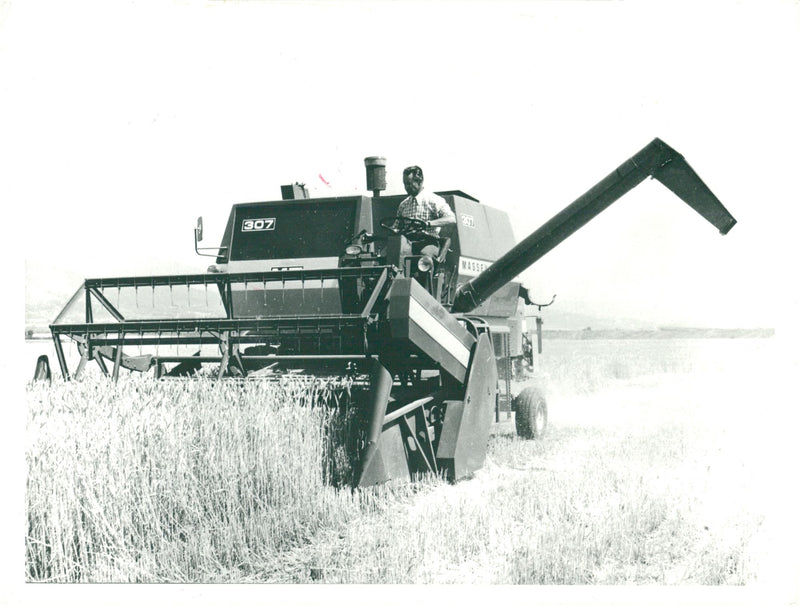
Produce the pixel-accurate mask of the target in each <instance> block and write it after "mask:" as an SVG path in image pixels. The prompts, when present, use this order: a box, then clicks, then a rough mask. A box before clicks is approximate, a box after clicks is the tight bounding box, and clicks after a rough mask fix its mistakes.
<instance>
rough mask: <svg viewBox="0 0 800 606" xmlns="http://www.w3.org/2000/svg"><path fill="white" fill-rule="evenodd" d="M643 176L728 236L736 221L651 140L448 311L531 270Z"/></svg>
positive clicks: (464, 289) (464, 308) (472, 304)
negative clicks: (531, 267)
mask: <svg viewBox="0 0 800 606" xmlns="http://www.w3.org/2000/svg"><path fill="white" fill-rule="evenodd" d="M647 177H653V178H655V179H658V180H659V181H661V183H663V184H664V185H666V186H667V187H668V188H669V189H670V190H672V191H673V192H674V193H675V194H676V195H677V196H678V197H679V198H681V199H682V200H683V201H684V202H686V204H688V205H689V206H691V207H692V208H693V209H694V210H696V211H697V212H698V213H700V215H701V216H702V217H703V218H704V219H706V220H707V221H708V222H710V223H711V224H712V225H714V227H716V228H717V229H718V230H719V231H720V233H721V234H723V235H724V234H726V233H728V232H729V231H730V229H731V228H732V227H733V226H734V225H735V224H736V219H734V218H733V216H732V215H731V214H730V213H729V212H728V210H727V209H726V208H725V207H724V206H723V205H722V203H721V202H720V201H719V199H718V198H717V197H716V196H715V195H714V194H713V193H712V192H711V190H710V189H709V188H708V187H707V186H706V184H705V183H703V181H702V180H701V179H700V177H699V176H698V175H697V173H695V171H694V170H693V169H692V168H691V167H690V166H689V165H688V164H687V162H686V160H684V158H683V156H681V155H680V154H679V153H678V152H676V151H675V150H674V149H672V148H671V147H670V146H669V145H667V144H666V143H664V142H663V141H662V140H661V139H658V138H656V139H653V141H651V142H650V143H649V144H648V145H646V146H645V147H644V148H643V149H642V150H641V151H639V152H638V153H637V154H636V155H634V156H633V157H631V158H630V159H628V160H627V161H625V162H624V163H623V164H622V165H620V166H619V168H617V169H616V170H615V171H614V172H612V173H611V174H609V175H608V176H607V177H606V178H604V179H603V180H602V181H600V182H599V183H598V184H597V185H595V186H594V187H592V188H591V189H590V190H589V191H587V192H586V193H585V194H583V195H582V196H581V197H580V198H578V199H577V200H575V201H574V202H573V203H572V204H570V205H569V206H567V207H566V208H564V209H563V210H562V211H561V212H559V213H558V214H557V215H555V216H554V217H553V218H551V219H550V220H549V221H547V222H546V223H545V224H544V225H542V226H541V227H540V228H539V229H537V230H536V231H534V232H533V233H532V234H530V235H529V236H528V237H527V238H525V239H524V240H523V241H522V242H520V243H519V244H517V245H516V246H515V247H514V248H512V249H511V250H510V251H508V252H507V253H506V254H505V255H503V256H502V257H500V259H498V260H497V261H495V262H494V263H492V265H490V266H489V267H488V268H487V269H486V270H484V271H483V272H482V273H481V274H479V275H477V276H475V277H474V278H473V279H472V280H470V281H469V282H467V283H465V284H463V285H462V286H461V288H459V290H458V292H457V293H456V296H455V299H454V301H453V306H452V311H453V312H462V313H466V312H470V311H472V310H473V309H475V308H476V307H478V306H479V305H480V304H481V303H483V302H484V301H485V300H486V299H488V298H489V297H490V296H491V295H492V294H494V293H495V292H496V291H497V290H498V289H499V288H501V287H502V286H503V285H504V284H506V283H507V282H508V281H509V280H512V279H514V277H516V276H517V275H519V274H520V273H521V272H522V271H524V270H525V269H527V268H528V267H530V266H531V265H533V264H534V263H535V262H536V261H538V260H539V259H541V258H542V257H543V256H544V255H545V254H547V253H548V252H550V251H551V250H552V249H554V248H555V247H556V246H558V245H559V244H560V243H561V242H563V241H564V240H566V239H567V238H568V237H569V236H571V235H572V234H573V233H575V232H576V231H577V230H578V229H580V228H581V227H583V226H584V225H586V224H587V223H588V222H589V221H591V220H592V219H594V218H595V217H596V216H597V215H599V214H600V213H601V212H602V211H603V210H605V209H606V208H608V207H609V206H611V204H613V203H614V202H615V201H616V200H618V199H619V198H621V197H622V196H623V195H624V194H626V193H627V192H628V191H630V190H631V189H633V188H634V187H636V186H637V185H639V183H641V182H642V181H644V180H645V179H646V178H647Z"/></svg>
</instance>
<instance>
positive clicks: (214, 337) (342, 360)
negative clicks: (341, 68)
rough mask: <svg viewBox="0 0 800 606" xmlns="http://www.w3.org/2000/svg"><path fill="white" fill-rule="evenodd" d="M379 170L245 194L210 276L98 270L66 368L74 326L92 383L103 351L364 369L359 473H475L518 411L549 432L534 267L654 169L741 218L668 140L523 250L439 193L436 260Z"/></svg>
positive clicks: (77, 318)
mask: <svg viewBox="0 0 800 606" xmlns="http://www.w3.org/2000/svg"><path fill="white" fill-rule="evenodd" d="M365 164H366V166H367V189H369V190H372V192H373V195H372V196H371V197H370V196H345V197H334V198H322V199H308V198H307V196H306V192H305V190H304V188H303V186H300V185H294V186H284V187H283V188H282V194H283V200H279V201H274V202H256V203H250V204H236V205H234V206H233V208H232V210H231V213H230V218H229V219H228V224H227V227H226V229H225V232H224V236H223V238H222V242H221V244H220V246H219V247H218V248H216V247H215V248H198V243H199V242H200V241H202V236H203V224H202V218H200V219H198V223H197V227H196V228H195V249H196V251H197V252H198V254H201V255H202V254H205V255H208V256H212V257H215V259H216V260H215V264H214V265H212V266H210V267H209V268H208V272H207V273H204V274H196V275H167V276H148V277H129V278H103V279H90V280H86V281H85V282H84V284H83V285H82V286H81V288H79V289H78V292H76V294H75V295H74V296H73V297H72V299H71V300H70V302H69V303H68V304H67V306H66V307H65V308H64V310H63V311H62V312H61V313H60V314H59V316H58V318H57V319H56V320H55V321H54V322H53V324H52V325H51V326H50V330H51V332H52V336H53V341H54V343H55V349H56V354H57V358H58V364H59V367H60V369H61V372H62V374H63V377H64V379H66V380H68V379H69V378H70V371H69V369H68V367H67V360H66V357H65V355H64V348H63V343H62V339H64V338H65V337H66V338H69V339H71V340H72V341H74V342H75V343H76V344H77V347H78V350H79V352H80V356H81V357H80V361H79V363H78V366H77V368H76V370H75V372H74V376H75V377H77V376H79V375H80V374H81V372H83V370H84V368H85V366H86V364H87V363H88V362H89V361H96V362H97V364H98V365H99V366H100V368H101V369H102V372H103V373H105V374H107V375H108V374H110V375H111V377H113V378H114V379H116V378H117V377H118V375H119V372H120V369H121V368H125V369H128V370H132V371H133V370H135V371H149V370H152V371H153V373H154V374H155V376H156V377H168V376H185V375H190V374H194V373H197V372H200V373H204V374H206V375H207V374H208V373H209V372H213V373H214V374H215V375H216V376H218V377H220V378H222V377H225V376H239V377H254V376H265V375H266V376H276V375H281V374H283V373H287V372H299V373H303V374H311V375H314V376H320V375H324V374H330V375H350V376H351V377H354V378H355V380H356V382H357V383H358V382H359V381H360V383H361V384H362V385H363V387H364V392H363V393H364V395H365V397H364V398H361V399H360V400H358V401H357V405H358V406H359V409H358V410H359V411H360V418H361V420H362V431H365V434H364V436H365V439H364V440H363V442H362V443H363V448H362V450H361V452H360V456H359V463H358V472H357V474H356V478H355V481H356V484H357V485H359V486H369V485H372V484H376V483H380V482H384V481H387V480H389V479H393V478H411V477H413V476H414V475H415V474H417V473H420V472H434V473H443V474H444V475H446V476H447V477H448V478H450V479H451V480H458V479H460V478H463V477H466V476H469V475H471V474H472V473H473V472H474V471H475V470H477V469H479V468H481V467H482V466H483V463H484V459H485V455H486V447H487V443H488V438H489V431H490V426H491V423H492V419H493V417H494V418H495V419H496V420H499V414H500V412H501V411H505V412H506V415H507V416H508V415H509V414H510V411H512V410H513V411H514V412H515V423H516V428H517V432H518V434H519V435H520V436H522V437H524V438H538V437H540V436H541V435H542V433H543V432H544V431H545V428H546V424H547V405H546V402H545V400H544V398H543V397H542V395H541V393H540V391H538V390H537V389H536V388H534V387H528V388H526V389H524V390H522V392H521V393H520V394H518V395H517V396H516V397H513V395H512V393H511V380H510V379H511V376H512V372H513V366H514V365H515V363H516V364H517V365H518V363H519V362H520V361H521V360H522V358H523V355H524V354H523V351H524V348H523V342H524V339H525V338H526V336H528V330H527V328H526V327H525V317H524V309H525V305H526V304H533V305H536V304H535V303H533V302H532V301H530V300H529V299H528V296H527V291H526V290H525V289H524V288H523V287H522V286H521V284H520V283H519V282H515V281H513V280H514V279H515V278H516V276H518V275H519V274H520V272H522V271H523V270H525V269H526V268H528V267H529V266H531V265H532V264H533V263H535V262H536V261H537V260H538V259H539V258H541V257H542V256H543V255H545V254H546V253H547V252H549V251H550V250H552V249H553V248H555V247H556V246H557V245H558V244H559V243H560V242H562V241H563V240H564V239H566V238H567V237H569V236H570V235H572V234H573V233H574V232H575V231H576V230H578V229H579V228H580V227H582V226H583V225H585V224H586V223H587V222H589V221H590V220H591V219H592V218H594V217H595V216H597V215H598V214H599V213H600V212H602V211H603V210H604V209H605V208H607V207H608V206H609V205H611V204H612V203H613V202H614V201H615V200H617V199H618V198H620V197H621V196H622V195H623V194H625V193H626V192H627V191H629V190H630V189H632V188H633V187H635V186H636V185H638V184H639V183H641V182H642V181H643V180H644V179H646V178H647V177H654V178H655V179H658V180H659V181H661V182H662V183H663V184H664V185H666V186H667V187H668V188H669V189H671V190H672V191H673V192H674V193H675V194H676V195H677V196H679V197H680V198H681V199H682V200H684V201H685V202H686V203H687V204H688V205H689V206H691V207H692V208H693V209H694V210H696V211H697V212H698V213H700V215H701V216H703V217H704V218H705V219H706V220H708V221H709V222H710V223H711V224H712V225H714V227H716V228H717V229H718V230H719V231H720V232H721V233H722V234H725V233H727V232H728V231H729V230H730V229H731V228H732V227H733V226H734V224H735V223H736V221H735V219H734V218H733V217H732V216H731V214H730V213H729V212H728V211H727V210H726V209H725V207H724V206H723V205H722V204H721V203H720V201H719V200H718V199H717V198H716V197H715V196H714V194H713V193H711V191H710V190H709V189H708V187H706V185H705V184H704V183H703V182H702V181H701V180H700V178H699V177H698V176H697V174H696V173H695V172H694V171H693V170H692V168H691V167H690V166H689V165H688V164H687V163H686V161H685V160H684V159H683V157H682V156H681V155H680V154H678V153H677V152H676V151H675V150H673V149H672V148H670V147H669V146H668V145H666V144H665V143H664V142H663V141H661V140H659V139H655V140H653V141H652V142H651V143H650V144H649V145H647V146H646V147H644V148H643V149H642V150H641V151H640V152H638V153H637V154H636V155H634V156H633V157H632V158H630V159H629V160H627V161H626V162H624V163H623V164H622V165H620V166H619V168H617V169H616V170H615V171H613V172H612V173H611V174H610V175H608V176H607V177H606V178H604V179H603V180H602V181H600V182H599V183H598V184H597V185H595V186H594V187H593V188H592V189H590V190H589V191H588V192H587V193H585V194H584V195H583V196H581V197H580V198H578V199H577V200H575V202H573V203H572V204H570V205H569V206H567V207H566V208H565V209H564V210H562V211H561V212H559V213H558V214H557V215H555V216H554V217H553V218H552V219H550V220H549V221H547V222H546V223H545V224H544V225H542V226H541V227H540V228H539V229H537V230H536V231H535V232H533V233H532V234H531V235H529V236H528V237H527V238H525V239H524V240H523V241H522V242H520V243H519V244H516V245H513V242H514V235H513V230H512V228H511V222H510V220H509V218H508V216H507V215H506V214H505V213H504V212H503V211H500V210H497V209H494V208H491V207H489V206H486V205H485V204H481V203H479V202H478V200H476V199H474V198H472V197H470V196H468V195H467V194H464V193H463V192H460V191H445V192H438V193H439V194H440V195H441V196H442V197H443V198H444V199H445V200H446V201H447V203H448V204H449V205H450V207H451V208H452V209H453V211H454V213H455V215H456V219H457V223H456V226H455V227H454V228H448V229H452V232H451V233H447V232H446V230H443V232H444V233H443V236H442V238H441V239H440V241H439V242H437V243H438V244H440V245H441V246H440V250H441V251H442V253H441V255H440V257H439V258H436V259H434V258H430V257H427V256H421V255H414V254H412V251H411V244H410V243H411V242H414V241H422V240H425V239H426V238H431V236H428V235H426V234H425V233H424V232H423V231H422V228H423V227H424V224H423V223H421V222H419V221H416V220H408V219H405V220H400V219H397V218H396V212H397V207H398V205H399V203H400V201H401V200H402V199H403V198H404V197H405V196H381V191H383V190H385V187H386V185H385V183H386V180H385V165H386V162H385V160H384V159H383V158H378V157H372V158H367V159H366V160H365ZM378 226H380V227H382V228H384V229H383V230H382V231H378V230H376V228H377V227H378ZM376 231H377V232H378V233H376ZM209 251H211V252H209ZM112 301H114V303H112ZM540 307H541V306H540ZM536 324H537V332H538V336H539V348H540V350H541V322H540V319H539V318H538V317H537V318H536ZM181 350H183V351H181ZM531 361H532V360H531ZM108 365H112V366H111V370H110V372H109V369H108ZM204 367H205V368H204ZM209 369H210V370H209Z"/></svg>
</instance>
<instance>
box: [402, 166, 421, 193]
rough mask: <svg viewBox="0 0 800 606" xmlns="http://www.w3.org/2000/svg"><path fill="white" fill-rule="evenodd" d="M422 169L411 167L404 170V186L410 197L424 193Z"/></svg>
mask: <svg viewBox="0 0 800 606" xmlns="http://www.w3.org/2000/svg"><path fill="white" fill-rule="evenodd" d="M422 181H423V177H422V169H421V168H420V167H419V166H409V167H408V168H406V169H404V170H403V186H404V187H405V188H406V193H407V194H408V195H409V196H416V195H417V194H419V192H421V191H422Z"/></svg>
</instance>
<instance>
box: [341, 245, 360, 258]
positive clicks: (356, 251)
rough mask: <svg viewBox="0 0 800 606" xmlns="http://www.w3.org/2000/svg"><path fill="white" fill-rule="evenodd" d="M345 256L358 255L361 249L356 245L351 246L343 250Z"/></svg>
mask: <svg viewBox="0 0 800 606" xmlns="http://www.w3.org/2000/svg"><path fill="white" fill-rule="evenodd" d="M344 252H345V254H346V255H360V254H361V247H360V246H359V245H358V244H353V245H352V246H348V247H347V248H345V249H344Z"/></svg>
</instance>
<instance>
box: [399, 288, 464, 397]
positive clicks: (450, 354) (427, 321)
mask: <svg viewBox="0 0 800 606" xmlns="http://www.w3.org/2000/svg"><path fill="white" fill-rule="evenodd" d="M388 298H389V324H390V328H391V336H392V339H399V340H402V341H406V342H410V343H411V344H412V345H414V346H415V347H417V348H419V349H420V350H421V351H422V352H423V353H424V354H425V355H426V356H428V357H429V358H430V359H431V360H433V361H435V362H437V363H438V364H440V365H441V367H442V369H443V370H445V371H446V372H447V373H449V374H450V375H451V376H453V377H454V378H455V379H456V380H457V381H459V382H461V383H463V382H464V380H465V379H466V376H467V367H468V365H469V356H470V351H471V350H472V345H473V344H474V343H475V339H474V338H473V337H472V335H470V334H469V333H468V332H467V331H466V330H465V329H464V328H463V327H462V326H461V324H459V322H458V320H456V319H455V317H453V316H452V315H450V313H449V312H448V311H447V310H446V309H444V308H443V307H442V306H441V305H440V304H439V303H438V302H437V301H436V300H435V299H434V298H433V297H431V296H430V295H429V294H428V292H427V291H426V290H425V289H424V288H422V286H420V284H419V283H418V282H417V281H416V280H414V279H413V278H399V279H396V280H395V281H394V282H392V286H391V289H390V291H389V294H388Z"/></svg>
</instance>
